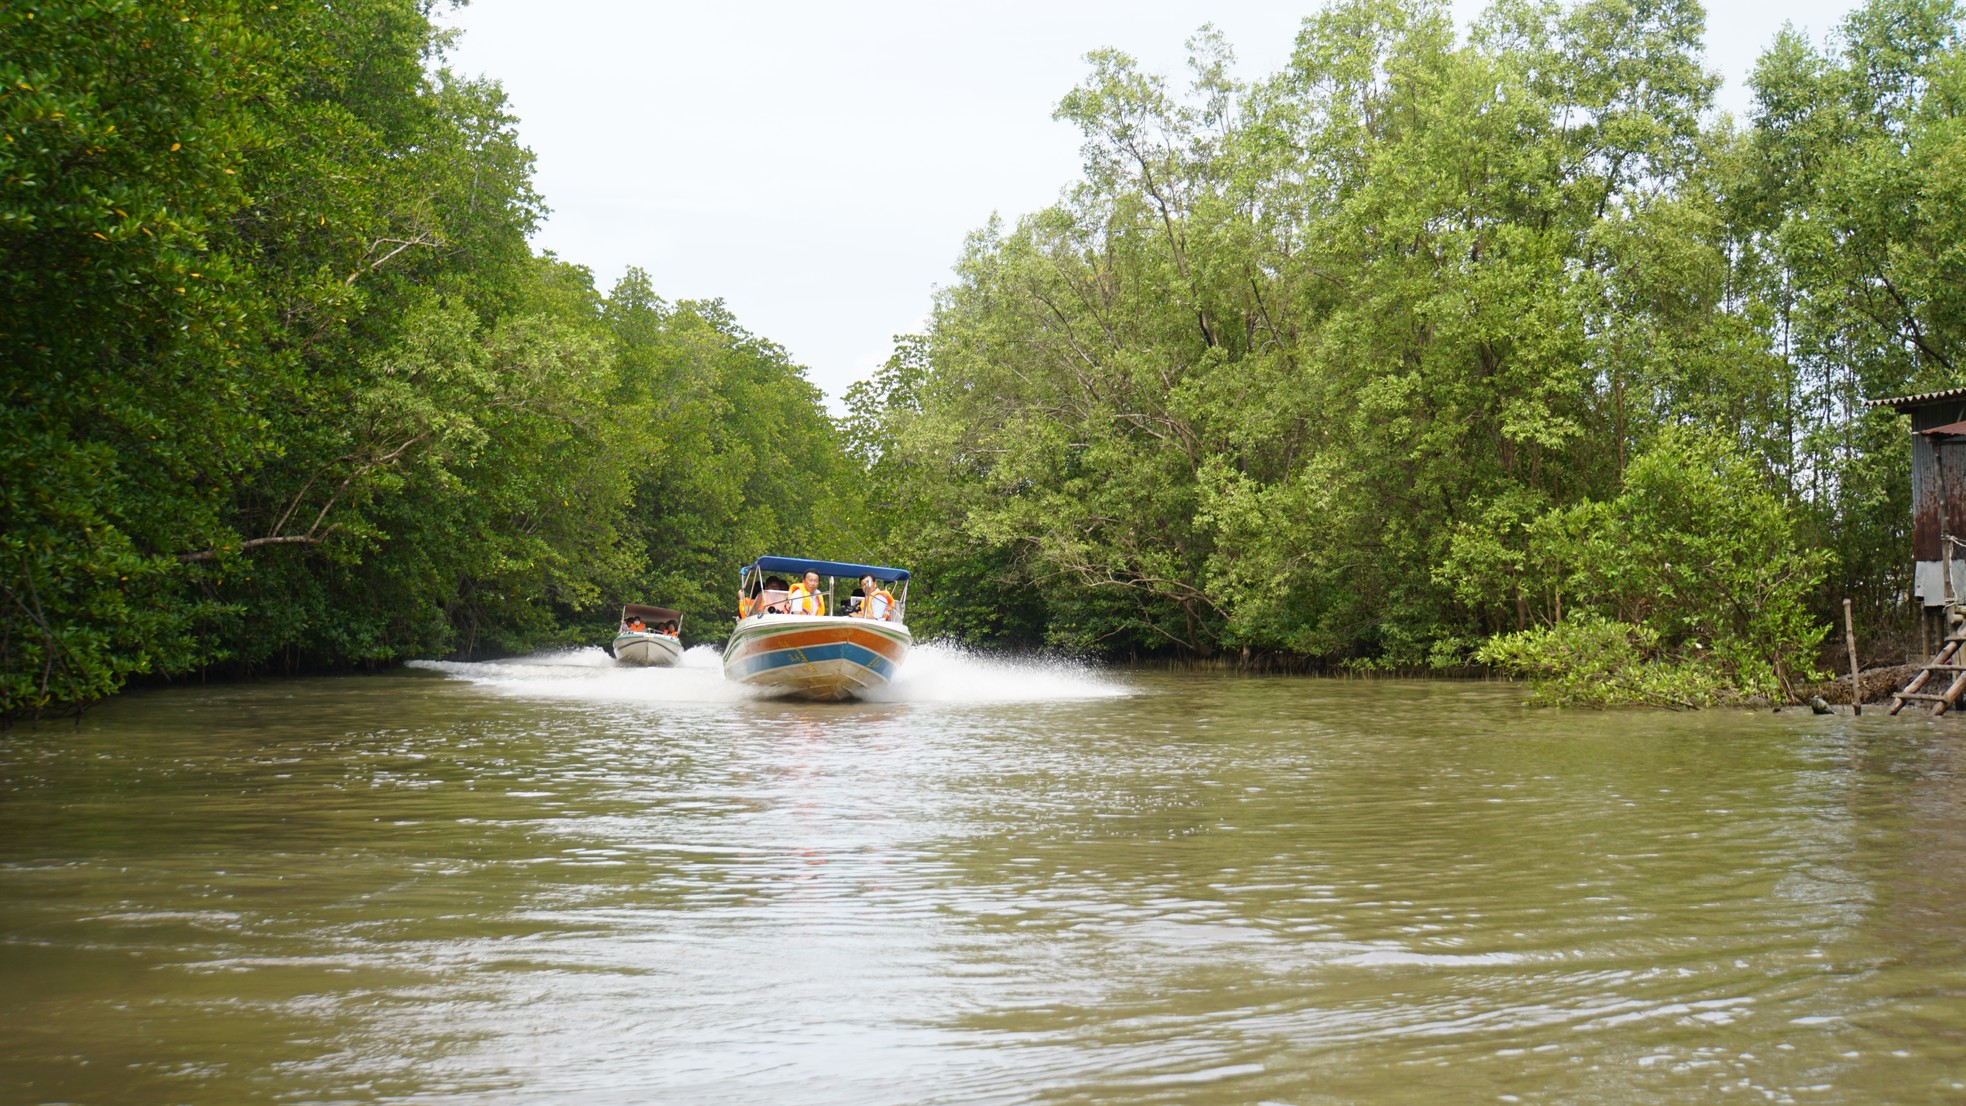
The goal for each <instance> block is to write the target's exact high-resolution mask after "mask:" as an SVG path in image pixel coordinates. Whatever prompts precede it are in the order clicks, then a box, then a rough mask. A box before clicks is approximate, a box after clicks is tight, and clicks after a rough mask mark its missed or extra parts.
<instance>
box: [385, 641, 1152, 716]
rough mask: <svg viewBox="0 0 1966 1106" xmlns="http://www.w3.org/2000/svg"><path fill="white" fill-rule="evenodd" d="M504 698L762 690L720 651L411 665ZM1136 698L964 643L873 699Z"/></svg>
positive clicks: (912, 667)
mask: <svg viewBox="0 0 1966 1106" xmlns="http://www.w3.org/2000/svg"><path fill="white" fill-rule="evenodd" d="M410 667H412V668H423V669H428V670H430V671H434V672H442V673H444V674H446V675H449V676H453V677H456V678H459V679H464V680H469V681H471V682H472V683H474V684H478V685H480V686H483V687H487V688H490V689H493V690H495V691H498V692H500V693H501V694H506V695H515V696H522V697H527V698H547V699H582V700H591V701H597V702H631V703H676V704H690V703H699V704H728V703H743V702H751V701H754V700H756V699H759V698H760V696H759V695H758V693H757V692H756V691H754V690H752V689H749V688H745V687H742V686H740V685H738V684H735V683H732V682H730V681H728V680H726V679H724V673H723V657H722V654H720V653H719V652H718V651H717V649H716V648H715V647H714V646H709V645H698V646H696V647H694V648H692V649H688V650H685V651H684V653H683V656H682V660H681V662H680V663H678V664H676V665H674V666H672V667H668V668H649V667H642V666H639V665H626V664H619V663H617V662H616V661H615V660H614V659H613V658H611V657H609V656H608V655H607V654H606V653H604V652H602V651H601V650H600V649H598V648H586V649H565V650H560V651H557V652H551V653H535V654H533V655H531V656H526V657H512V658H509V659H507V660H499V661H475V662H465V661H411V662H410ZM1129 694H1132V692H1131V691H1130V690H1129V689H1128V688H1127V687H1125V686H1124V685H1122V684H1121V683H1119V682H1117V681H1116V680H1113V679H1110V678H1107V677H1106V676H1104V675H1102V674H1101V673H1099V672H1098V671H1097V670H1096V669H1093V668H1091V667H1089V666H1086V665H1082V664H1075V663H1073V662H1070V661H1061V660H1033V659H1021V660H1019V659H1009V658H997V657H991V656H988V655H985V654H980V653H973V652H970V651H969V650H966V649H963V648H961V647H960V646H953V645H941V644H933V643H931V644H928V645H917V646H916V647H915V648H914V649H913V650H912V651H911V652H910V653H909V655H908V659H907V660H906V661H905V662H903V663H902V665H901V671H900V672H899V674H898V675H897V676H896V677H895V680H894V682H893V683H891V684H889V685H888V686H886V687H884V688H881V689H879V690H878V691H876V692H874V693H872V694H870V695H869V696H868V698H869V700H871V701H874V702H880V703H1028V702H1057V701H1065V700H1075V699H1104V698H1114V697H1118V696H1124V695H1129Z"/></svg>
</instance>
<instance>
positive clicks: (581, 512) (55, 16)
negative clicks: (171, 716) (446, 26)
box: [0, 0, 845, 715]
mask: <svg viewBox="0 0 1966 1106" xmlns="http://www.w3.org/2000/svg"><path fill="white" fill-rule="evenodd" d="M424 12H425V6H423V5H420V4H417V3H413V2H411V0H352V2H350V3H346V4H335V5H331V6H322V5H314V4H298V5H280V6H275V5H267V4H256V3H240V2H228V0H216V2H204V3H198V4H189V3H169V2H163V3H154V4H151V3H146V4H135V3H121V2H108V0H104V2H98V0H52V2H48V3H39V4H32V5H12V6H9V7H7V8H5V10H3V11H0V43H4V46H0V85H4V87H3V88H0V366H4V369H0V372H4V383H3V384H0V388H4V398H5V403H4V406H0V470H3V471H4V472H5V473H6V478H5V482H4V498H0V715H5V714H11V713H18V712H22V711H36V710H40V709H44V708H47V707H51V706H59V705H63V704H72V703H79V702H86V701H88V700H90V699H94V698H99V697H101V696H103V695H105V694H108V693H110V692H113V691H114V690H116V689H117V688H118V687H120V686H121V685H122V684H123V683H124V682H125V681H126V680H127V679H129V678H131V677H133V676H142V675H152V676H170V675H183V674H188V673H197V672H217V673H241V672H253V671H261V670H266V669H269V668H271V669H280V668H288V669H291V668H295V667H299V666H309V667H322V666H349V665H361V664H374V663H382V662H387V661H392V660H396V659H400V658H405V657H413V656H436V655H453V654H454V655H462V656H474V655H486V654H488V653H497V652H501V651H508V650H513V649H519V648H525V647H530V646H535V645H539V644H542V643H548V642H552V641H555V640H560V639H562V638H564V636H565V634H566V633H567V631H566V627H568V626H570V625H575V624H578V623H579V621H580V620H581V619H582V618H583V617H584V618H586V619H587V620H588V621H589V622H590V623H591V622H594V621H596V620H598V619H600V618H603V617H605V615H604V612H605V611H606V610H607V609H608V608H609V607H611V606H618V604H619V603H621V602H622V601H623V600H624V598H641V597H642V596H643V595H645V594H656V593H655V592H650V591H648V590H647V589H649V588H657V589H659V593H660V595H661V596H662V598H663V600H664V601H665V602H670V603H673V604H676V605H679V606H682V607H683V608H684V609H685V610H686V611H688V612H689V613H690V614H692V615H697V616H699V617H703V618H712V617H719V616H722V615H723V614H724V613H725V609H726V607H727V605H728V604H727V598H726V596H725V595H724V594H723V593H724V592H725V591H727V590H728V589H727V588H721V587H718V586H716V585H723V584H725V583H726V582H727V577H728V576H729V572H728V567H727V566H728V563H730V561H731V557H730V556H729V555H728V554H727V551H728V550H730V549H738V548H741V549H747V550H748V549H756V548H766V547H774V546H785V547H794V548H796V547H801V546H803V545H805V544H807V543H808V542H812V541H819V540H821V539H822V538H823V537H824V534H823V533H813V532H811V531H810V527H811V525H812V524H809V523H807V522H805V521H803V520H804V519H805V518H807V517H808V514H807V513H806V512H800V511H794V510H789V509H787V506H788V505H789V504H791V503H793V502H795V500H796V497H797V495H798V494H799V491H800V489H801V488H805V487H810V486H814V485H821V484H824V483H826V482H829V481H835V480H837V479H838V478H839V476H840V475H841V474H842V473H843V472H844V471H845V460H844V458H845V455H844V453H843V452H842V449H841V447H840V445H839V443H838V441H837V439H836V436H835V434H834V433H833V430H832V428H831V426H830V425H829V423H828V421H827V419H826V416H825V412H824V408H823V406H822V404H821V397H820V395H819V393H818V391H817V390H816V389H815V388H813V387H812V386H811V385H810V384H808V383H807V382H806V381H805V379H804V377H803V375H802V374H801V372H800V370H799V369H798V367H797V366H795V365H793V364H792V363H791V362H790V360H789V359H788V357H787V356H786V354H785V352H784V351H783V350H782V349H780V348H778V347H776V346H774V345H773V344H771V343H770V342H766V341H763V340H760V339H758V338H756V337H754V336H752V335H750V334H748V333H746V332H745V331H744V329H743V328H742V327H741V326H740V325H739V324H738V323H737V321H736V320H734V319H733V318H732V317H731V316H730V314H729V313H728V312H727V311H725V310H724V309H723V308H722V306H721V305H719V304H717V303H715V302H706V303H678V304H670V303H665V302H663V301H661V300H659V299H657V298H656V297H655V296H654V295H653V294H652V293H651V292H650V285H649V281H648V278H647V277H646V276H645V275H643V274H640V273H634V272H631V273H630V274H628V276H627V277H626V278H625V279H624V280H622V281H621V283H620V285H619V286H617V287H616V288H614V289H613V290H612V291H611V292H610V293H608V294H607V295H605V296H603V295H602V294H600V293H598V292H597V291H596V289H595V288H594V287H593V283H592V280H591V277H590V276H589V274H588V273H587V272H586V270H584V269H581V268H580V267H578V266H575V265H571V264H568V263H566V262H563V261H561V260H559V259H556V258H553V257H550V256H546V257H542V256H536V255H534V254H533V252H532V251H531V249H530V248H529V247H528V246H527V243H526V235H527V233H528V232H529V231H530V230H531V229H532V227H533V226H534V224H535V223H536V221H537V220H538V218H539V217H540V215H541V214H542V213H543V211H544V210H545V208H544V206H543V204H542V201H541V199H540V197H539V196H537V195H536V194H535V193H534V192H533V189H532V187H531V183H530V171H531V156H530V154H528V153H527V151H526V150H525V148H524V147H523V146H522V145H521V144H520V142H519V139H518V137H517V135H516V133H515V128H514V123H513V120H512V118H511V117H510V115H509V114H508V113H507V111H506V109H505V105H504V101H503V98H502V95H501V94H500V92H499V90H498V89H497V87H496V86H495V85H492V84H489V83H485V82H481V81H472V80H466V79H462V78H460V77H458V76H456V75H455V74H452V73H450V72H448V71H446V70H444V69H442V68H441V67H439V66H438V65H436V64H435V63H436V62H438V61H439V60H440V53H439V49H440V47H441V45H442V39H441V37H440V35H439V33H438V31H437V30H436V29H435V28H434V27H433V26H432V25H431V23H430V22H429V21H428V20H427V19H426V18H425V14H424ZM713 591H714V592H716V601H712V599H711V595H712V592H713ZM591 636H592V630H591V627H590V629H589V631H588V632H587V633H586V634H584V635H582V637H583V639H585V638H591Z"/></svg>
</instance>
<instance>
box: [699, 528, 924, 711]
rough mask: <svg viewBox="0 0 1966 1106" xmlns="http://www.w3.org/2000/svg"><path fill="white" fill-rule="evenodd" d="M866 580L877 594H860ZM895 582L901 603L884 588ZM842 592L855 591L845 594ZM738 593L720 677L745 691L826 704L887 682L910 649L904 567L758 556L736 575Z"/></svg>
mask: <svg viewBox="0 0 1966 1106" xmlns="http://www.w3.org/2000/svg"><path fill="white" fill-rule="evenodd" d="M808 574H811V575H808ZM812 576H817V577H818V581H817V582H816V584H815V585H814V586H813V587H812V589H811V590H810V591H808V590H806V584H805V581H806V580H809V579H811V577H812ZM870 576H871V577H873V579H874V591H873V594H865V589H864V588H863V587H862V586H861V584H862V581H864V580H865V579H866V578H867V577H870ZM894 584H899V585H900V588H901V594H900V598H898V599H897V598H895V596H894V595H893V594H892V593H891V592H890V591H889V590H888V587H889V585H894ZM842 585H844V586H842ZM846 589H853V591H852V594H850V595H844V596H842V595H841V593H842V592H843V591H845V590H846ZM738 596H739V604H740V608H741V610H742V617H741V618H739V619H738V623H737V627H736V628H735V629H734V630H732V631H731V635H730V642H729V643H728V644H726V645H725V646H724V678H725V679H728V680H734V681H736V682H738V683H740V684H744V685H745V686H747V687H754V688H758V689H760V690H765V691H771V692H777V693H782V694H785V695H787V696H791V697H796V698H801V699H817V700H821V701H825V702H837V701H839V700H842V699H854V698H858V697H860V696H861V695H863V694H864V693H866V692H867V691H870V690H873V689H876V688H879V687H882V686H884V685H886V684H887V682H888V681H889V680H892V679H893V678H894V673H895V671H896V670H897V669H899V668H900V667H901V662H902V661H903V660H905V659H907V656H908V650H909V648H910V647H911V646H912V645H913V644H914V640H915V639H914V637H913V636H912V635H910V634H909V633H908V625H907V622H906V616H907V611H908V570H907V569H902V568H884V567H881V566H879V565H857V564H847V563H844V562H841V561H815V560H811V559H809V558H805V557H759V558H758V559H757V560H756V561H754V562H752V563H751V564H748V565H745V566H744V568H743V571H742V572H741V573H740V574H739V576H738ZM836 600H839V601H836ZM840 601H843V602H844V604H845V609H844V610H842V609H841V606H840Z"/></svg>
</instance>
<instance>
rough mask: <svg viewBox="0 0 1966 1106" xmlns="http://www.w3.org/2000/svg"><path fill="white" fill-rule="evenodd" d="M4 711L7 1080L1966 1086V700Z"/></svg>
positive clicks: (358, 693)
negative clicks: (34, 720) (1934, 708)
mask: <svg viewBox="0 0 1966 1106" xmlns="http://www.w3.org/2000/svg"><path fill="white" fill-rule="evenodd" d="M906 671H907V673H908V675H907V677H906V678H905V679H904V680H903V681H901V682H900V683H898V684H897V685H896V687H895V688H894V689H893V693H892V696H891V698H892V701H889V702H883V703H865V704H820V705H813V704H798V703H788V702H782V701H755V700H752V699H750V698H749V697H747V696H746V695H745V694H744V693H742V692H740V691H738V690H737V689H735V688H732V687H730V686H729V685H726V684H725V683H723V681H722V679H721V676H720V673H719V672H718V668H717V658H716V656H715V654H714V653H712V652H709V651H705V650H694V651H692V652H691V653H690V654H688V655H687V656H686V659H685V663H684V665H682V666H681V667H678V668H675V669H667V670H665V669H625V668H616V667H614V666H613V665H611V664H609V663H608V662H607V661H606V659H605V658H604V657H602V656H601V655H600V654H599V653H598V652H597V651H585V652H576V653H567V654H558V655H553V656H547V657H539V658H532V659H529V660H526V661H521V662H508V663H502V664H482V665H428V666H423V667H422V668H420V669H416V670H412V671H408V672H403V673H398V674H394V675H388V676H379V677H370V678H362V679H318V680H305V681H293V682H286V683H268V684H261V685H252V686H235V687H221V688H185V689H177V690H168V691H162V692H151V693H144V694H138V695H133V696H130V697H127V698H126V699H124V700H121V701H119V702H115V703H112V704H109V705H108V706H106V707H104V708H102V709H100V710H98V711H95V712H92V713H91V714H90V715H88V716H87V717H86V718H85V719H84V720H83V721H82V723H81V724H80V726H79V727H72V726H68V725H57V726H47V727H43V728H40V729H29V730H16V731H14V732H13V733H11V734H9V735H8V736H7V737H6V739H5V744H4V745H0V940H4V944H0V978H4V979H6V980H7V981H8V984H7V986H6V987H5V988H4V989H0V1101H3V1102H55V1101H76V1102H151V1101H157V1102H163V1101H173V1102H175V1101H184V1102H217V1101H246V1100H250V1101H258V1100H267V1101H283V1102H320V1103H327V1102H336V1103H341V1102H384V1101H389V1102H416V1101H501V1102H502V1101H512V1100H517V1101H537V1102H650V1101H660V1102H665V1103H733V1104H735V1103H760V1102H798V1103H842V1104H844V1103H853V1104H867V1103H897V1104H900V1103H909V1104H913V1103H1182V1104H1197V1106H1200V1104H1223V1106H1227V1104H1244V1103H1257V1102H1280V1103H1303V1104H1311V1103H1318V1104H1322V1103H1354V1102H1364V1103H1408V1102H1414V1101H1425V1100H1438V1101H1448V1102H1461V1101H1471V1102H1472V1101H1497V1102H1511V1101H1514V1102H1547V1103H1577V1102H1602V1103H1662V1104H1663V1103H1675V1104H1676V1103H1686V1102H1694V1101H1726V1100H1739V1101H1743V1102H1749V1101H1751V1102H1802V1103H1869V1102H1904V1103H1928V1102H1929V1103H1956V1102H1959V1101H1962V1100H1966V955H1962V954H1966V948H1962V945H1963V944H1966V920H1963V919H1966V863H1962V857H1966V791H1963V790H1962V788H1966V730H1962V729H1959V728H1958V727H1957V724H1956V723H1950V722H1940V723H1936V724H1934V723H1929V722H1925V721H1922V720H1921V721H1911V720H1904V719H1883V718H1872V717H1868V716H1867V717H1865V718H1864V719H1862V720H1858V721H1853V720H1850V719H1847V718H1816V717H1813V716H1809V715H1806V714H1783V715H1768V714H1750V713H1731V712H1708V713H1702V714H1685V715H1669V714H1653V713H1643V714H1638V713H1635V714H1583V713H1559V712H1550V711H1535V710H1529V709H1525V708H1524V707H1523V706H1522V705H1521V703H1520V697H1519V695H1518V694H1517V692H1516V691H1514V690H1513V689H1511V688H1509V687H1507V686H1503V685H1493V684H1468V683H1405V682H1391V681H1334V680H1317V679H1296V678H1266V679H1238V678H1233V677H1223V676H1213V675H1178V674H1138V673H1133V674H1112V673H1105V672H1095V671H1091V670H1085V669H1076V668H1072V667H1069V666H1063V667H1046V666H1039V665H1015V664H1008V663H1002V662H995V663H986V662H983V661H980V660H977V659H975V658H969V657H966V656H964V655H962V654H960V653H956V652H953V651H943V650H938V649H933V648H928V649H923V650H920V651H918V652H917V654H916V655H915V656H914V657H912V658H911V659H910V661H909V668H908V669H907V670H906Z"/></svg>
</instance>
